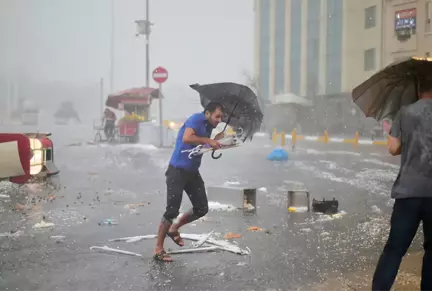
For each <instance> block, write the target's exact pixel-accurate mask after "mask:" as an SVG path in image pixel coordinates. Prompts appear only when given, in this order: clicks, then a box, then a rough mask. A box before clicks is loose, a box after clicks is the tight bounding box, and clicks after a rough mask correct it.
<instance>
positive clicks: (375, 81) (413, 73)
mask: <svg viewBox="0 0 432 291" xmlns="http://www.w3.org/2000/svg"><path fill="white" fill-rule="evenodd" d="M421 82H432V58H417V57H410V58H406V59H403V60H401V61H397V62H394V63H392V64H390V65H389V66H388V67H386V68H384V69H383V70H381V71H380V72H378V73H376V74H374V75H373V76H372V77H370V78H369V79H368V80H366V81H365V82H363V83H362V84H360V85H359V86H357V87H356V88H354V90H353V91H352V98H353V101H354V102H355V103H356V104H357V106H358V107H359V108H360V109H361V110H362V111H363V112H364V114H365V115H366V117H373V118H375V119H376V120H378V121H380V120H383V119H385V118H387V117H389V118H394V117H395V115H396V114H397V113H398V111H399V110H400V108H401V107H403V106H406V105H409V104H412V103H414V102H416V101H417V100H418V85H419V83H421Z"/></svg>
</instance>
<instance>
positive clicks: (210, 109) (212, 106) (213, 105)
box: [204, 102, 224, 113]
mask: <svg viewBox="0 0 432 291" xmlns="http://www.w3.org/2000/svg"><path fill="white" fill-rule="evenodd" d="M217 109H220V110H221V111H222V112H223V111H224V109H223V106H222V104H220V103H217V102H210V103H209V104H207V106H206V107H205V109H204V112H206V111H208V112H210V113H213V112H215V111H216V110H217Z"/></svg>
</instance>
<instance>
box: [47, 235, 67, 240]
mask: <svg viewBox="0 0 432 291" xmlns="http://www.w3.org/2000/svg"><path fill="white" fill-rule="evenodd" d="M65 238H66V237H65V236H64V235H53V236H51V237H50V239H65Z"/></svg>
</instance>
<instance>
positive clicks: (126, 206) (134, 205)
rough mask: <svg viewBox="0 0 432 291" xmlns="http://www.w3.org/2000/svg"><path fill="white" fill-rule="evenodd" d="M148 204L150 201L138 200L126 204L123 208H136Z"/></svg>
mask: <svg viewBox="0 0 432 291" xmlns="http://www.w3.org/2000/svg"><path fill="white" fill-rule="evenodd" d="M147 205H150V202H140V203H133V204H126V205H125V206H124V208H127V209H137V208H138V207H143V206H147Z"/></svg>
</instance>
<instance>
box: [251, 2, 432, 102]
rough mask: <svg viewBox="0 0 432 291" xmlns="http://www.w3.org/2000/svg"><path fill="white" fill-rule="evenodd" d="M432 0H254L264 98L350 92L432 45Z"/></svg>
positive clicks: (258, 73) (257, 73) (257, 60)
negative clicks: (386, 68) (379, 72)
mask: <svg viewBox="0 0 432 291" xmlns="http://www.w3.org/2000/svg"><path fill="white" fill-rule="evenodd" d="M431 2H432V0H415V1H413V0H361V1H360V0H255V8H254V9H255V54H254V56H255V66H254V75H255V78H256V80H257V81H258V84H259V91H260V94H261V95H262V98H264V99H268V100H269V101H271V100H272V99H273V98H274V96H275V95H277V94H282V93H293V94H296V95H299V96H306V97H311V98H313V97H314V96H318V95H321V96H322V95H335V94H343V93H349V92H351V90H352V89H353V88H354V87H355V86H357V85H358V84H360V83H361V82H363V81H364V80H366V79H367V78H368V77H370V76H371V75H372V74H374V73H375V72H377V71H378V70H379V69H381V68H382V67H384V66H386V65H388V64H389V63H391V62H392V61H394V60H397V59H398V58H401V57H406V56H413V55H416V56H425V55H426V56H427V55H428V53H429V52H430V51H432V27H431V25H432V24H431V14H432V8H431V7H432V4H430V3H431Z"/></svg>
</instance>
